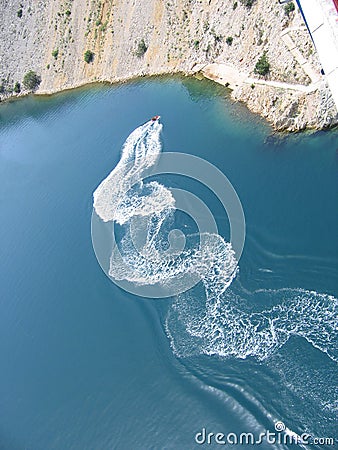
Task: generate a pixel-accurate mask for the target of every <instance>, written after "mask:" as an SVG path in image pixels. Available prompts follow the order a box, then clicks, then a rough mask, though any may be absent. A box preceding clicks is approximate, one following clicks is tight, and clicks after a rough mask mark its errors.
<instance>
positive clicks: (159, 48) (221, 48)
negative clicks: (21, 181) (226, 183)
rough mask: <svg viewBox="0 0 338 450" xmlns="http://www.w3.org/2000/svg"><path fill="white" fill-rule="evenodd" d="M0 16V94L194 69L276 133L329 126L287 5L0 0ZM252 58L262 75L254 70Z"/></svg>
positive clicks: (323, 97) (307, 50) (325, 103)
mask: <svg viewBox="0 0 338 450" xmlns="http://www.w3.org/2000/svg"><path fill="white" fill-rule="evenodd" d="M0 12H1V14H0V30H1V40H0V99H1V100H3V99H6V98H8V97H11V96H15V95H22V94H25V93H27V92H29V91H30V90H34V91H35V92H36V94H50V93H54V92H57V91H60V90H64V89H70V88H74V87H78V86H81V85H84V84H88V83H92V82H100V81H107V82H112V83H113V82H117V81H125V80H129V79H132V78H135V77H139V76H145V75H156V74H171V73H182V74H185V75H193V74H197V73H201V74H203V75H204V76H206V77H208V78H210V79H213V80H215V81H216V82H219V83H221V84H223V85H224V86H226V87H227V88H230V89H231V96H232V98H233V99H234V100H236V101H242V102H245V103H246V104H247V106H248V107H249V109H251V110H252V111H254V112H256V113H258V114H261V115H262V116H263V117H265V118H266V119H267V120H268V121H269V122H270V123H271V124H272V125H273V126H274V128H275V129H277V130H289V131H297V130H302V129H305V128H313V129H322V128H326V127H330V126H333V125H335V124H337V123H338V113H337V110H336V107H335V105H334V102H333V100H332V98H331V95H330V91H329V89H328V88H327V85H326V82H325V77H324V76H323V75H321V73H320V69H321V68H320V65H319V62H318V58H317V55H316V51H315V49H314V47H313V44H312V41H311V39H310V37H309V35H308V32H307V30H306V28H305V26H304V24H303V20H302V17H301V15H300V13H299V11H298V10H297V7H296V8H295V10H294V11H292V10H291V11H287V10H286V9H285V5H280V4H279V3H278V1H273V0H268V2H266V1H264V0H238V1H230V2H224V1H223V0H176V1H174V0H167V1H166V2H164V1H162V0H143V1H140V0H105V1H103V0H101V1H99V0H38V1H33V0H26V1H22V0H21V3H20V1H19V0H0ZM85 52H87V58H85V57H84V55H85ZM262 57H264V58H265V60H266V62H267V63H268V70H267V71H265V72H266V73H264V70H262V71H261V73H259V71H258V72H257V62H258V61H259V60H260V58H262ZM85 59H87V61H86V60H85ZM263 69H264V67H263ZM29 71H33V72H34V73H35V74H36V75H37V77H38V78H39V80H40V79H41V82H39V83H36V85H35V86H33V87H32V86H27V83H24V82H23V80H24V78H25V74H27V72H29ZM26 81H27V80H26ZM225 95H226V91H225Z"/></svg>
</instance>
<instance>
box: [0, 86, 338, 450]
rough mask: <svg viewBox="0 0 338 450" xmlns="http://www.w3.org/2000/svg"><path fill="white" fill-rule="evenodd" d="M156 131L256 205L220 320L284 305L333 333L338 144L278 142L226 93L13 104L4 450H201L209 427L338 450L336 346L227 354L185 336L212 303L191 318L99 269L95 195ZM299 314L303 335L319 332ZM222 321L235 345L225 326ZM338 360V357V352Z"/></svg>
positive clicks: (174, 304) (4, 124)
mask: <svg viewBox="0 0 338 450" xmlns="http://www.w3.org/2000/svg"><path fill="white" fill-rule="evenodd" d="M154 114H161V116H162V119H163V120H162V121H163V125H164V127H163V133H162V142H163V150H164V151H181V152H186V153H191V154H193V155H197V156H200V157H202V158H205V159H207V160H208V161H210V162H211V163H213V164H215V165H216V166H217V167H218V168H219V169H220V170H222V171H223V172H224V173H225V175H226V176H227V177H228V178H229V180H230V181H231V183H232V184H233V186H234V187H235V189H236V191H237V193H238V195H239V197H240V199H241V202H242V205H243V209H244V212H245V216H246V223H247V238H246V245H245V248H244V253H243V255H242V258H241V260H240V261H239V273H238V275H237V277H236V279H235V281H234V282H233V283H232V285H231V287H230V288H229V289H228V290H227V294H226V297H224V298H223V301H224V307H223V308H220V313H221V312H222V311H224V310H226V305H227V304H229V302H230V304H235V305H236V308H237V311H246V313H247V314H249V313H250V314H251V313H252V311H255V310H256V309H258V310H264V309H265V310H266V309H271V308H273V307H274V306H276V305H280V304H283V305H285V307H284V309H283V314H284V313H287V311H288V307H290V304H292V305H294V306H295V307H296V306H297V305H299V303H300V300H299V296H301V297H302V298H303V302H304V307H306V304H307V302H309V303H310V304H311V305H312V306H311V308H310V309H309V310H307V311H305V312H304V315H303V316H304V317H305V322H304V323H305V324H308V330H307V335H306V336H307V338H308V337H309V336H310V335H311V330H312V328H311V327H313V324H316V326H317V324H318V320H317V319H318V318H319V319H321V320H322V322H325V320H326V318H329V319H330V320H331V319H332V313H331V312H330V311H331V310H330V307H331V306H332V302H333V301H334V297H337V290H338V289H337V275H338V273H337V272H338V269H337V268H338V257H337V255H338V239H337V233H336V230H337V226H338V214H337V208H336V203H337V198H338V181H337V173H336V172H337V142H338V139H337V138H338V133H337V131H327V132H319V133H316V134H311V135H310V134H299V135H290V136H283V137H281V136H278V135H274V134H273V133H272V130H271V129H270V127H269V126H268V125H267V124H266V123H265V122H264V121H262V120H261V119H260V118H258V117H257V116H254V115H252V114H250V113H248V112H247V110H246V109H245V108H244V107H243V106H241V105H234V104H232V103H231V102H230V101H229V100H228V99H226V98H224V90H223V89H222V88H221V87H218V86H216V85H214V84H213V83H209V82H199V81H196V80H190V79H183V80H181V79H179V78H174V79H150V80H146V81H141V82H134V83H131V84H125V85H121V86H113V87H106V86H101V87H94V88H90V89H81V90H78V91H73V92H67V93H64V94H59V95H56V96H53V97H50V98H42V99H41V98H35V97H28V98H25V99H22V100H20V101H17V102H12V103H6V104H3V105H1V107H0V158H1V164H0V180H1V181H0V182H1V194H0V195H1V209H2V223H1V231H2V232H1V249H2V258H1V263H2V269H1V272H0V277H1V279H0V286H1V296H0V305H1V315H0V332H1V336H0V351H1V360H2V371H1V374H0V381H1V382H0V389H1V395H0V398H1V401H2V405H1V418H0V444H1V445H0V446H1V448H5V449H20V450H21V449H23V448H25V449H29V450H30V449H32V450H40V449H41V450H45V449H68V448H69V449H87V448H88V449H93V448H95V449H103V448H104V449H106V448H118V449H131V448H134V449H146V448H147V449H148V448H157V449H158V448H168V449H178V448H182V449H186V448H195V447H196V448H198V447H199V446H198V445H197V444H196V443H195V440H194V437H195V434H196V433H197V432H199V431H201V430H202V428H203V427H204V428H206V429H207V430H208V431H210V432H214V433H217V432H223V433H226V432H237V433H239V432H254V433H259V432H260V431H261V430H271V431H273V430H274V422H275V421H276V420H280V421H283V422H284V423H285V424H286V426H287V427H288V428H290V429H291V430H293V431H295V432H297V433H302V432H305V431H306V432H309V433H312V434H314V435H316V436H334V433H335V429H336V425H337V424H336V422H335V420H336V408H337V390H336V389H337V388H336V379H337V369H336V363H335V362H334V361H333V359H332V357H330V356H329V355H328V354H327V352H325V349H324V346H325V345H326V344H325V343H324V344H323V343H320V342H319V340H320V329H317V328H316V329H314V330H313V335H314V336H313V339H312V341H313V342H319V345H318V346H317V348H315V347H314V345H313V342H312V343H311V342H310V340H311V339H306V338H304V337H302V336H300V335H299V334H298V335H297V333H293V334H292V336H291V337H290V338H289V340H287V342H286V343H285V344H283V345H281V346H280V348H276V349H274V350H273V352H271V353H269V355H268V356H266V357H264V358H259V357H258V356H257V355H256V356H255V355H249V354H248V355H247V356H245V355H243V354H237V355H236V354H224V352H221V351H218V350H217V348H215V347H214V346H213V343H212V342H210V341H208V333H207V331H208V330H205V333H206V334H205V339H206V342H201V341H199V340H198V339H196V337H195V336H191V335H189V333H187V332H186V329H185V326H186V324H187V321H189V320H195V318H196V317H198V314H200V311H201V308H202V307H203V302H204V299H203V296H202V293H201V292H200V291H198V288H197V290H196V292H195V291H194V292H193V293H191V294H190V295H191V296H192V302H190V301H189V302H188V305H189V308H190V305H193V306H192V308H191V309H189V308H188V309H187V308H185V309H181V310H180V309H179V308H182V307H184V306H185V305H186V304H187V303H184V302H186V301H185V300H184V299H180V298H178V299H177V298H176V299H169V300H161V301H159V300H150V299H149V300H147V299H141V298H137V297H133V296H130V295H128V294H127V293H125V292H124V291H122V290H120V289H119V288H117V287H116V286H115V285H114V284H112V283H111V282H110V281H109V280H108V279H107V277H106V276H105V275H104V273H103V272H102V270H101V268H100V267H99V265H98V263H97V261H96V259H95V255H94V252H93V249H92V245H91V236H90V220H91V212H92V194H93V192H94V190H95V189H96V187H97V186H98V184H99V183H100V181H101V180H102V179H104V178H105V177H106V176H107V174H108V173H109V172H110V171H111V170H112V168H113V167H114V166H115V165H116V164H117V162H118V161H119V158H120V149H121V146H122V144H123V142H124V141H125V139H126V137H127V136H128V135H129V134H130V132H131V131H132V130H133V129H135V128H136V127H137V126H138V125H140V124H141V123H144V122H145V121H146V120H147V119H148V118H149V117H152V116H153V115H154ZM181 181H182V180H180V179H179V177H177V178H175V177H172V178H171V179H170V180H169V181H168V182H169V184H170V185H173V186H176V187H178V186H179V185H180V183H181ZM185 183H187V182H186V181H185ZM198 189H199V190H198V193H199V195H200V196H201V197H202V198H203V199H205V200H206V201H208V200H210V196H208V194H207V193H206V192H204V191H203V189H202V188H198ZM209 206H210V208H211V210H212V211H213V213H214V215H215V217H217V219H218V220H219V222H220V224H221V232H222V235H223V236H224V238H225V239H227V238H228V232H229V230H228V226H227V219H226V217H225V215H224V212H223V211H222V210H221V208H220V205H219V204H218V203H217V201H214V202H211V204H209ZM222 227H223V228H222ZM304 292H306V293H307V294H306V295H307V296H308V297H306V295H305V300H304ZM309 293H310V294H309ZM297 296H298V297H297ZM331 296H333V297H331ZM307 299H308V300H307ZM323 299H324V300H323ZM232 302H233V303H232ZM290 302H291V303H290ZM321 302H322V303H321ZM316 305H317V309H316V307H315V306H316ZM182 311H183V312H182ZM293 311H294V309H293V310H292V311H291V315H292V314H293ZM177 312H180V317H179V315H178V314H177ZM183 313H184V314H188V315H184V314H183ZM182 314H183V315H182ZM297 314H298V316H297V317H291V320H293V322H292V323H296V324H297V321H301V320H302V318H304V317H303V316H302V314H299V311H298V312H297ZM320 314H324V315H323V317H321V316H320ZM327 314H329V316H328V315H327ZM278 315H279V316H280V314H278ZM182 317H183V319H182ZM283 317H284V316H283ZM310 319H311V320H312V319H313V321H312V322H311V320H310ZM214 320H216V321H221V323H222V326H224V327H225V328H227V327H228V328H231V323H228V324H227V322H226V321H224V317H223V316H222V314H220V315H219V316H217V317H215V318H214ZM218 323H219V322H218ZM259 326H262V324H261V323H260V325H259ZM309 327H310V328H309ZM318 330H319V331H318ZM321 330H323V329H321ZM330 333H331V331H330ZM316 339H317V341H316ZM236 342H238V341H235V343H236ZM325 342H326V343H327V342H330V345H331V344H332V346H333V348H336V347H335V345H336V343H335V341H334V336H333V335H332V336H331V335H330V336H329V338H328V339H327V340H326V341H325ZM173 344H175V345H174V346H173ZM208 345H209V347H208V348H210V346H212V349H213V350H214V351H213V352H209V353H213V354H212V355H210V354H206V352H205V351H204V350H203V349H205V348H206V346H208ZM249 353H250V352H249ZM331 353H332V352H331V351H330V355H331ZM331 356H332V355H331ZM201 447H203V446H201ZM208 447H212V448H213V447H215V448H217V446H216V445H211V446H210V445H209V446H208ZM242 447H243V446H242ZM260 447H261V448H271V445H268V444H263V445H260ZM318 448H324V447H323V446H322V447H319V446H318Z"/></svg>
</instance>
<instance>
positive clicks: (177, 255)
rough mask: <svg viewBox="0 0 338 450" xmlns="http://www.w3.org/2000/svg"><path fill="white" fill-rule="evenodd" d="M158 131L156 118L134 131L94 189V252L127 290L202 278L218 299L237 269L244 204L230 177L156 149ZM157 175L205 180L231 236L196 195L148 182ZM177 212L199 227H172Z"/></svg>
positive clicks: (162, 293) (166, 291) (165, 290)
mask: <svg viewBox="0 0 338 450" xmlns="http://www.w3.org/2000/svg"><path fill="white" fill-rule="evenodd" d="M161 130H162V124H161V123H160V122H159V120H158V119H155V120H153V119H152V120H151V121H149V122H147V123H146V124H144V125H142V126H141V127H139V128H137V129H136V130H134V131H133V132H132V133H131V135H130V136H129V137H128V138H127V140H126V142H125V144H124V146H123V148H122V155H121V159H120V161H119V163H118V164H117V166H116V167H115V168H114V169H113V171H112V172H111V173H110V174H109V175H108V177H107V178H106V179H105V180H104V181H102V183H101V184H100V185H99V186H98V188H97V189H96V191H95V192H94V210H93V216H92V238H93V246H94V250H95V253H96V256H97V258H98V261H99V263H100V265H101V267H102V268H103V270H104V271H105V273H106V274H107V275H108V276H109V278H110V279H111V280H112V281H114V283H116V284H117V285H118V286H120V287H122V288H123V289H125V290H127V291H128V292H131V293H133V294H136V295H140V296H144V297H151V298H163V297H171V296H176V295H179V294H181V293H182V292H186V291H188V290H189V289H191V288H192V287H194V286H195V285H196V284H197V283H199V282H200V281H202V282H203V283H205V285H208V286H212V291H213V296H214V297H216V296H217V295H219V294H220V293H221V292H223V291H224V290H225V289H226V288H227V286H229V285H230V283H231V281H232V280H233V278H234V277H235V275H236V272H237V261H238V260H239V258H240V255H241V253H242V250H243V246H244V239H245V220H244V214H243V210H242V206H241V203H240V201H239V198H238V196H237V194H236V192H235V190H234V189H233V187H232V186H231V184H230V182H229V181H228V180H227V178H226V177H225V176H224V174H223V173H222V172H220V171H219V170H218V169H217V168H216V167H215V166H213V165H212V164H210V163H208V162H207V161H205V160H203V159H201V158H197V157H195V156H192V155H188V154H184V153H161V142H160V132H161ZM163 174H165V175H167V174H174V175H181V176H184V177H188V178H191V179H194V180H196V181H198V182H199V183H202V184H204V185H205V186H207V187H208V188H209V189H210V190H211V191H212V192H213V193H214V194H215V195H216V196H217V197H218V198H219V200H220V201H221V203H222V204H223V206H224V209H225V210H226V212H227V214H228V218H229V222H230V229H231V242H226V241H225V240H224V239H223V238H222V237H221V236H220V235H219V233H218V228H217V224H216V221H215V219H214V217H213V215H212V213H211V211H210V209H209V208H208V206H207V205H206V204H205V203H204V202H203V201H202V200H201V199H200V198H199V197H198V196H196V195H195V194H193V193H192V192H189V191H187V190H184V189H177V188H169V187H166V186H164V185H163V184H161V183H159V182H157V181H150V180H149V177H152V178H154V177H155V176H158V175H163ZM178 212H181V213H184V214H186V215H187V216H188V217H189V218H190V219H192V221H193V222H194V224H195V225H196V228H197V232H196V231H195V232H194V233H190V234H189V233H188V234H185V233H184V232H183V231H182V229H181V228H177V229H171V226H172V224H173V223H174V222H175V217H176V214H177V213H178ZM234 224H236V226H234ZM182 228H183V229H184V226H183V227H182ZM102 247H105V248H102ZM107 248H110V255H109V262H108V261H107Z"/></svg>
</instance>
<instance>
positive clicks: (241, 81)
mask: <svg viewBox="0 0 338 450" xmlns="http://www.w3.org/2000/svg"><path fill="white" fill-rule="evenodd" d="M161 77H163V78H170V77H181V78H184V77H186V78H189V77H191V78H195V79H197V80H203V79H204V80H209V81H212V82H214V83H217V84H218V85H221V86H223V87H224V95H225V96H229V98H230V99H231V100H232V101H233V102H235V103H241V104H243V105H244V106H245V107H246V108H247V109H248V111H250V112H252V113H254V114H258V115H259V116H260V117H262V118H263V119H264V120H266V122H267V123H268V124H269V125H270V126H271V127H272V130H273V131H274V132H277V133H278V132H286V133H297V132H303V131H308V132H316V131H320V130H328V129H334V128H336V127H337V126H338V117H337V120H336V121H335V122H334V123H330V124H329V125H328V126H318V124H313V125H309V124H305V126H302V127H299V128H294V127H292V126H288V127H286V126H285V124H284V123H283V124H282V125H281V126H280V125H277V126H276V123H275V122H274V121H273V120H272V119H271V118H269V115H268V114H265V113H264V112H263V111H260V110H259V109H257V108H255V107H253V106H252V105H251V107H250V103H249V101H248V99H247V100H245V99H243V98H241V95H238V92H239V91H240V90H241V89H243V88H244V89H245V88H248V87H249V88H250V90H253V84H254V85H255V88H256V87H262V88H263V89H264V88H272V89H276V90H277V89H284V90H286V91H287V90H290V91H295V92H297V93H301V94H303V95H309V94H313V93H316V92H317V90H318V88H319V84H318V82H317V86H313V83H311V84H310V85H308V86H305V85H293V86H291V87H290V86H289V84H288V83H281V82H277V81H271V80H264V79H259V78H252V77H250V76H249V74H248V73H244V72H240V71H239V70H238V69H237V68H235V67H232V66H228V65H225V64H221V63H205V64H201V63H196V64H194V65H193V66H192V68H191V69H190V70H189V71H184V70H177V71H175V70H173V71H165V72H158V73H139V74H133V75H130V76H126V77H120V78H116V79H112V80H108V79H102V80H91V81H90V80H89V81H88V80H83V82H80V83H76V84H73V85H70V86H65V87H60V88H54V89H48V90H39V89H38V90H37V91H35V92H23V93H19V94H14V93H12V94H10V95H8V96H7V97H5V98H3V99H2V100H1V101H0V107H1V104H5V103H10V102H13V101H17V100H20V99H23V98H26V97H29V96H34V97H35V98H41V99H47V98H49V97H52V96H54V95H58V94H63V93H66V92H71V91H74V90H78V89H86V88H90V87H95V86H102V85H107V86H114V85H115V86H116V85H122V84H125V83H132V82H137V81H140V80H142V79H151V78H161ZM283 85H286V86H285V87H284V88H283ZM263 95H264V96H265V93H263Z"/></svg>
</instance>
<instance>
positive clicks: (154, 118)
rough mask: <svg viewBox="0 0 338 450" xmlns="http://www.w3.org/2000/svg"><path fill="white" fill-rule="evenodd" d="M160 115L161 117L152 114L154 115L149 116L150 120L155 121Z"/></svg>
mask: <svg viewBox="0 0 338 450" xmlns="http://www.w3.org/2000/svg"><path fill="white" fill-rule="evenodd" d="M160 117H161V116H154V117H152V118H151V120H152V121H153V122H156V120H159V118H160Z"/></svg>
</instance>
